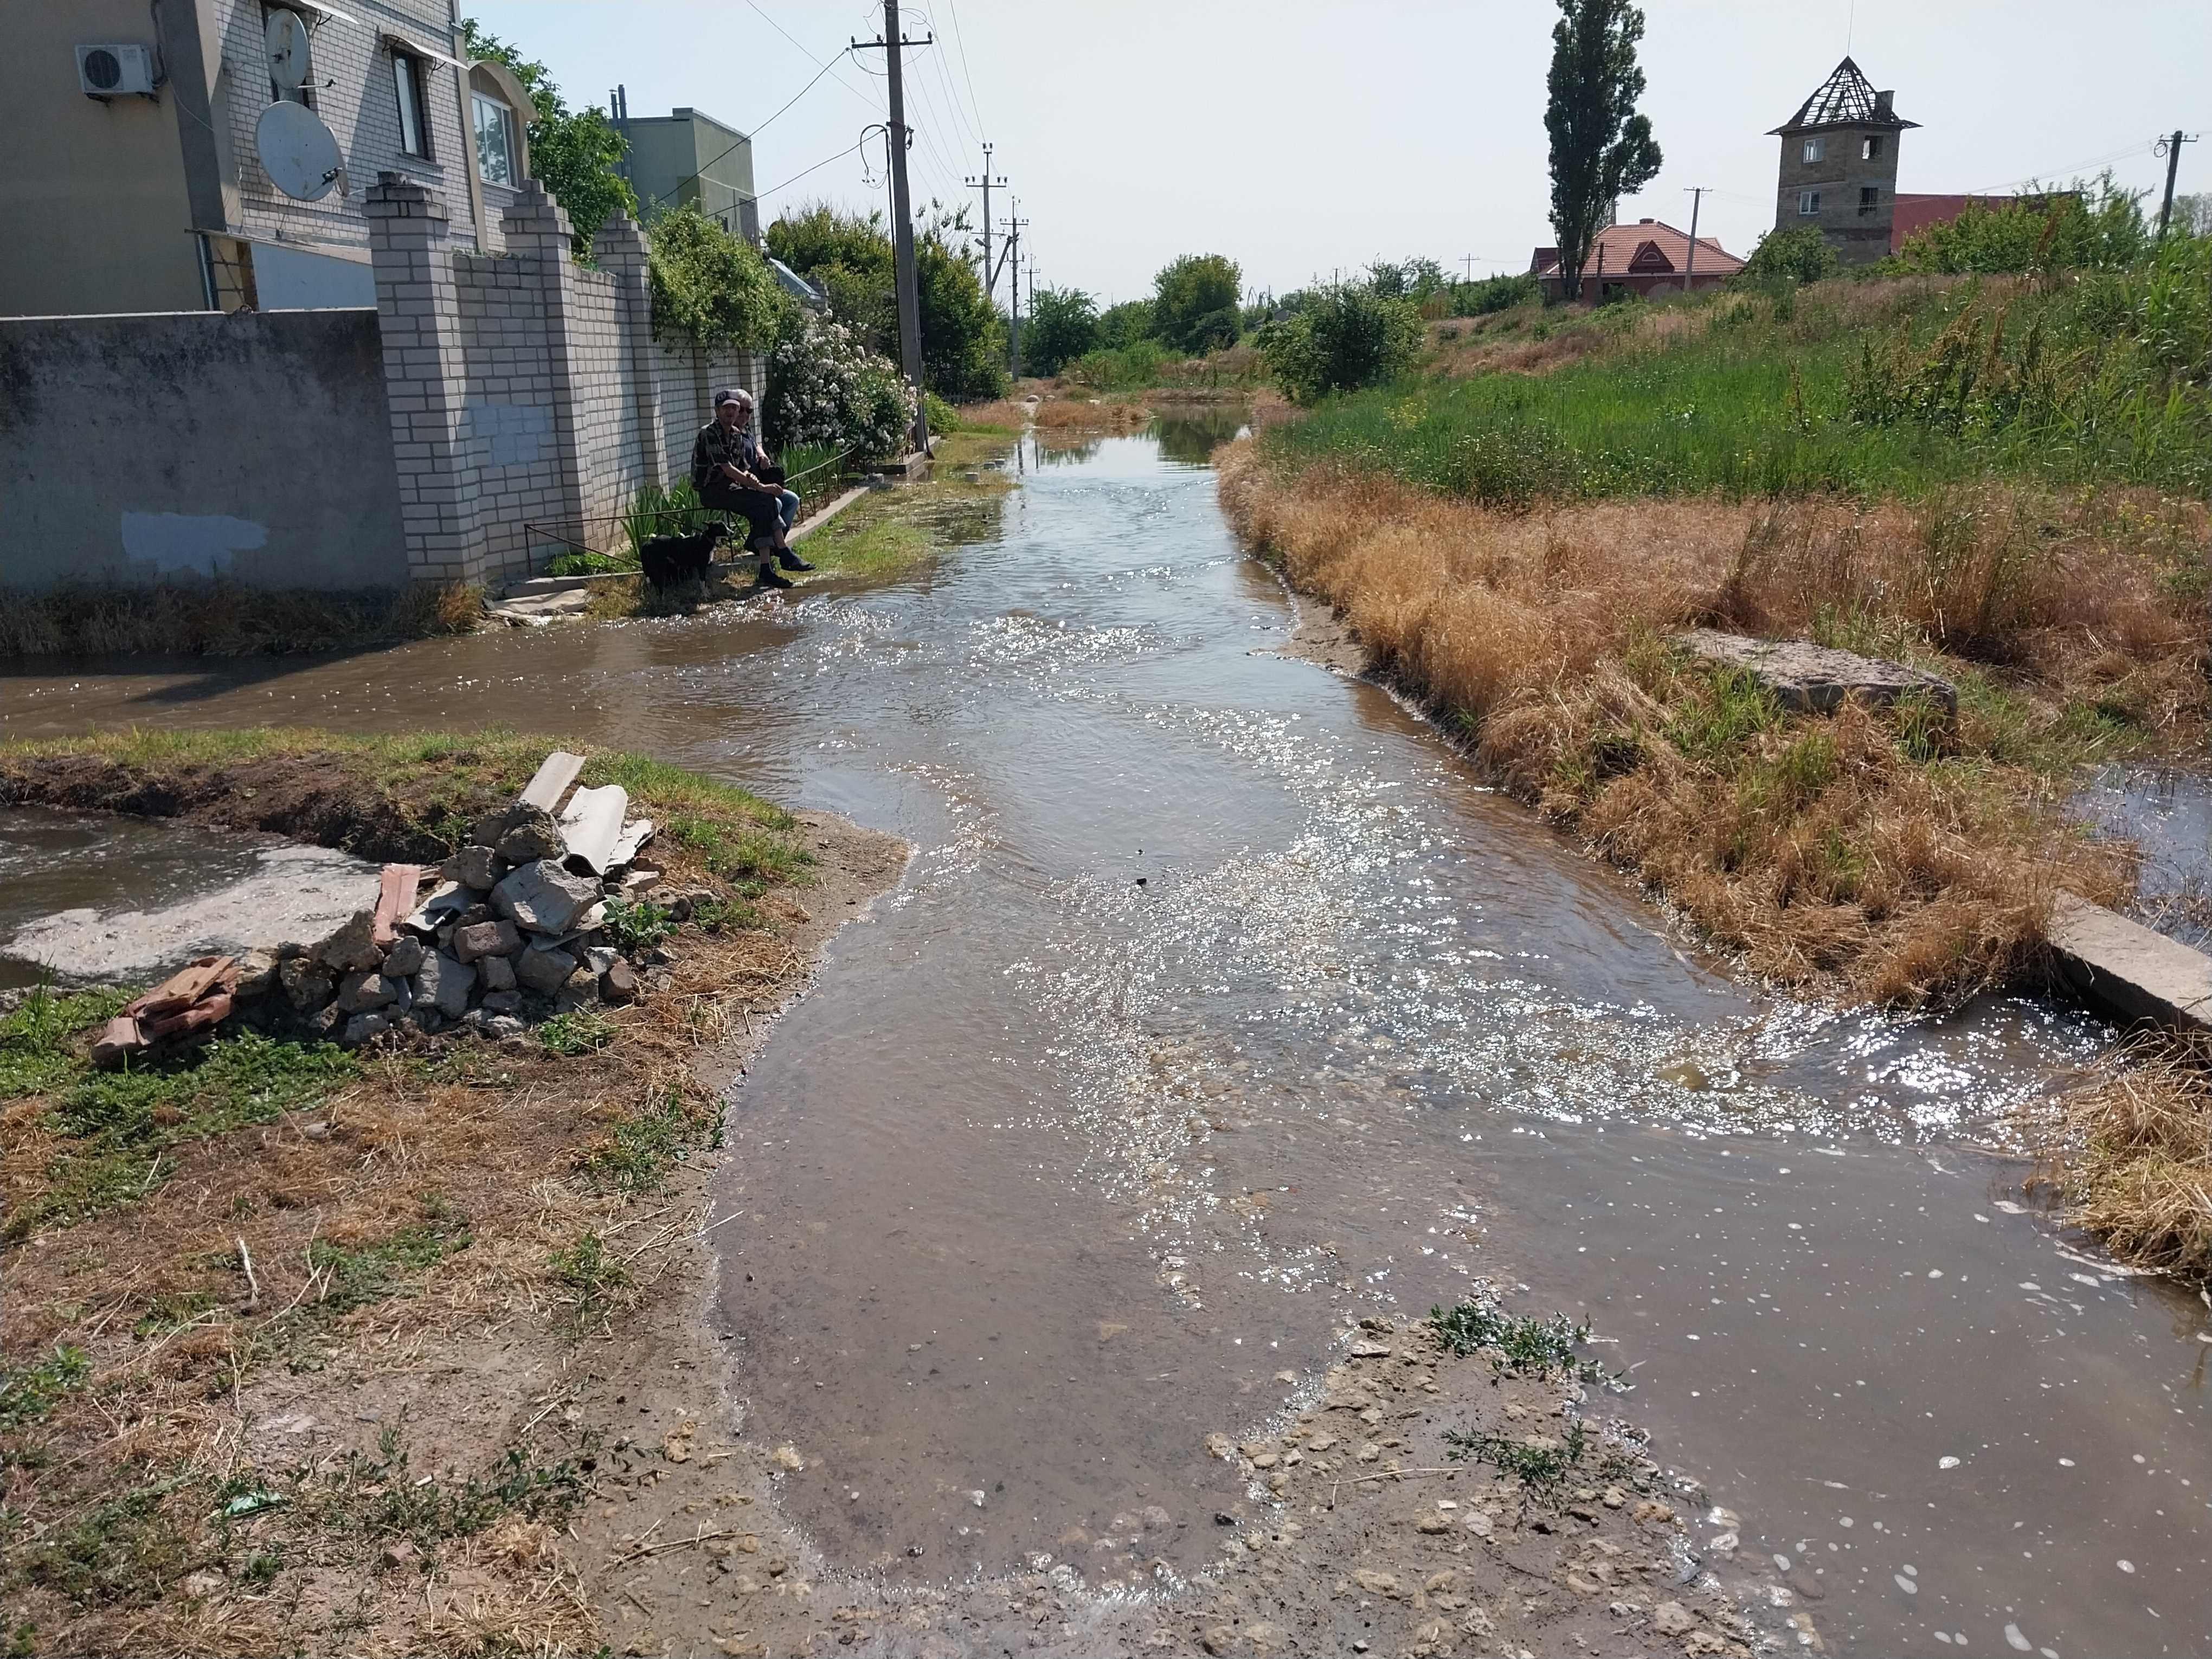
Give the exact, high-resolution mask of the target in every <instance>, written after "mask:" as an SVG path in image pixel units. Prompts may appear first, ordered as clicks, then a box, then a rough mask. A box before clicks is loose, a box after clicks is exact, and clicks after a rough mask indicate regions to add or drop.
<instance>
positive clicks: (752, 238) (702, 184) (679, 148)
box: [620, 108, 761, 246]
mask: <svg viewBox="0 0 2212 1659" xmlns="http://www.w3.org/2000/svg"><path fill="white" fill-rule="evenodd" d="M620 125H621V128H622V131H623V137H626V138H628V139H629V155H626V156H624V157H623V171H624V172H625V173H628V174H629V183H630V188H631V189H632V190H634V191H636V192H637V203H638V211H639V213H640V215H641V216H642V217H644V218H646V219H648V220H649V219H651V218H652V216H653V210H654V209H655V208H657V207H658V208H669V207H675V206H678V205H679V204H681V205H684V206H687V207H695V208H696V209H698V210H699V211H700V212H702V213H703V214H705V215H706V216H707V217H708V218H709V219H712V220H714V222H716V223H717V224H719V225H720V226H721V227H722V228H723V229H725V230H726V231H728V232H729V233H730V234H732V235H733V236H742V237H744V239H745V240H747V241H749V242H750V243H752V244H754V245H755V246H758V245H759V243H760V240H761V223H760V205H759V204H758V202H757V200H756V199H755V197H754V194H753V141H752V140H751V139H750V138H749V137H746V136H745V135H744V133H742V132H739V131H738V130H737V129H736V128H735V127H733V126H729V125H726V124H724V123H723V122H720V121H717V120H716V119H715V118H714V117H713V116H711V115H704V114H702V113H701V112H699V111H697V110H696V109H689V108H686V109H678V110H671V112H669V113H667V114H666V115H640V116H630V115H624V116H623V117H622V118H621V121H620Z"/></svg>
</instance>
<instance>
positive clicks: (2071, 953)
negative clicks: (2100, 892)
mask: <svg viewBox="0 0 2212 1659" xmlns="http://www.w3.org/2000/svg"><path fill="white" fill-rule="evenodd" d="M2049 938H2050V939H2051V948H2052V949H2054V950H2055V951H2057V952H2058V962H2059V968H2060V971H2061V972H2063V974H2064V975H2065V976H2066V980H2067V982H2068V983H2069V984H2070V985H2072V986H2073V987H2074V988H2075V990H2076V991H2078V992H2080V993H2081V996H2082V998H2083V999H2084V1000H2087V1001H2088V1002H2090V1003H2092V1004H2093V1005H2095V1006H2098V1007H2100V1008H2103V1009H2105V1010H2106V1011H2107V1012H2111V1013H2112V1014H2114V1015H2116V1016H2118V1018H2121V1019H2124V1020H2126V1021H2128V1022H2130V1023H2135V1022H2137V1021H2147V1022H2149V1023H2151V1024H2159V1025H2171V1026H2174V1027H2176V1028H2178V1029H2179V1030H2185V1031H2192V1032H2195V1031H2212V957H2208V956H2206V955H2205V954H2204V953H2203V951H2192V950H2191V949H2190V948H2189V946H2187V945H2183V944H2181V943H2179V941H2177V940H2174V939H2168V938H2166V936H2165V935H2164V934H2163V933H2153V932H2152V931H2151V930H2150V929H2149V928H2148V927H2143V926H2142V924H2141V923H2140V922H2134V921H2129V920H2128V919H2127V918H2126V917H2125V916H2123V915H2115V914H2114V913H2113V912H2112V911H2110V910H2107V909H2106V908H2104V907H2103V906H2101V905H2096V904H2092V903H2090V902H2088V900H2087V899H2085V898H2081V897H2079V896H2076V895H2075V894H2073V893H2061V894H2059V895H2058V896H2057V899H2056V900H2054V901H2053V902H2052V903H2051V929H2050V933H2049Z"/></svg>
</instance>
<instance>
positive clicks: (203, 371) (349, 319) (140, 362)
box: [0, 311, 407, 588]
mask: <svg viewBox="0 0 2212 1659" xmlns="http://www.w3.org/2000/svg"><path fill="white" fill-rule="evenodd" d="M216 575H220V576H223V577H226V578H228V579H232V580H239V581H244V582H252V583H258V584H263V585H266V586H283V587H316V588H366V587H381V586H396V585H398V584H399V583H401V582H404V580H406V578H407V558H406V550H405V547H404V543H403V542H402V539H401V536H400V524H399V493H398V475H397V472H396V470H395V468H394V465H393V461H392V438H391V425H390V416H389V415H388V414H387V412H386V403H385V387H384V368H383V363H382V354H381V352H380V348H379V342H378V328H377V318H376V313H374V312H373V311H308V312H286V313H264V314H260V315H256V314H253V313H239V314H236V315H229V316H226V315H224V314H223V313H220V312H211V311H196V312H183V313H167V314H161V315H151V316H131V317H39V318H22V319H0V585H5V586H11V587H46V586H52V585H54V584H56V583H58V582H64V581H73V580H74V581H90V582H103V583H106V582H119V581H149V580H156V579H166V580H191V579H193V578H196V577H197V578H206V577H210V576H216Z"/></svg>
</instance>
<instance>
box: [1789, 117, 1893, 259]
mask: <svg viewBox="0 0 2212 1659" xmlns="http://www.w3.org/2000/svg"><path fill="white" fill-rule="evenodd" d="M1902 137H1904V134H1903V133H1902V132H1901V131H1896V130H1893V129H1891V128H1887V127H1861V126H1836V127H1822V128H1820V129H1819V130H1818V131H1811V132H1807V131H1796V132H1788V133H1784V135H1783V137H1782V165H1781V171H1780V178H1779V179H1778V184H1777V187H1776V194H1775V204H1774V228H1776V229H1777V230H1789V229H1790V228H1793V227H1795V226H1798V225H1814V226H1817V227H1818V228H1820V235H1821V237H1822V239H1823V240H1826V243H1827V244H1828V246H1831V247H1832V248H1834V249H1835V250H1836V254H1837V257H1838V258H1840V259H1841V260H1842V261H1843V262H1844V264H1847V265H1856V264H1872V263H1873V262H1874V261H1875V260H1876V259H1880V258H1885V257H1886V256H1887V254H1888V252H1889V233H1890V224H1891V222H1892V220H1893V218H1894V216H1895V215H1896V212H1897V151H1898V144H1899V140H1900V139H1901V138H1902ZM1813 138H1817V139H1819V140H1820V142H1821V144H1822V146H1823V151H1822V155H1821V156H1820V160H1819V161H1807V160H1806V159H1805V143H1806V141H1807V140H1808V139H1813ZM1869 138H1879V139H1880V140H1881V155H1877V156H1875V157H1873V158H1872V159H1871V160H1869V159H1866V158H1864V157H1863V156H1862V155H1861V154H1860V151H1861V149H1862V148H1863V145H1864V143H1865V142H1866V141H1867V140H1868V139H1869ZM1864 189H1872V190H1875V191H1877V192H1878V197H1877V200H1876V202H1875V205H1874V206H1873V207H1872V209H1871V210H1868V209H1865V208H1863V206H1862V204H1861V203H1860V199H1859V197H1860V192H1861V191H1862V190H1864ZM1808 190H1817V191H1820V212H1819V213H1817V214H1814V215H1810V216H1808V215H1806V214H1803V213H1801V212H1800V211H1799V201H1800V197H1801V195H1802V192H1803V191H1808Z"/></svg>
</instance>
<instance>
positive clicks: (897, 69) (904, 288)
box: [852, 0, 937, 455]
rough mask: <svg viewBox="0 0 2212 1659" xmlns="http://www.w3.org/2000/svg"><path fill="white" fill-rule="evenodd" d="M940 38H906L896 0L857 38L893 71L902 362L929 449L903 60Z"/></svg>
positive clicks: (917, 438) (894, 222)
mask: <svg viewBox="0 0 2212 1659" xmlns="http://www.w3.org/2000/svg"><path fill="white" fill-rule="evenodd" d="M936 38H937V37H936V36H934V35H927V36H925V37H924V38H922V39H921V40H907V39H905V38H904V37H902V35H901V34H900V33H899V9H898V0H884V35H883V39H882V40H855V41H854V42H853V43H852V44H853V46H854V49H855V50H857V51H872V50H873V49H874V48H876V47H878V46H880V47H882V48H883V51H884V62H885V64H887V65H888V66H889V68H890V116H891V118H890V151H891V234H892V236H893V239H894V240H893V242H892V257H893V259H894V262H895V263H896V267H897V271H896V275H897V281H898V319H899V366H900V367H901V368H902V369H903V370H904V371H905V372H906V378H907V380H908V383H909V384H910V385H912V386H913V387H914V447H915V448H916V449H917V450H919V451H920V452H921V453H923V454H925V455H927V453H929V415H928V411H927V408H926V407H925V405H924V404H923V402H922V398H921V392H922V385H921V295H919V293H918V292H917V291H916V289H915V278H914V212H913V208H912V205H911V204H910V203H909V201H908V196H907V188H906V147H907V145H908V143H911V142H912V139H913V131H912V129H911V128H909V127H908V125H907V124H906V82H905V81H904V80H903V78H902V73H903V71H902V66H901V64H900V61H899V52H900V49H901V48H902V47H904V46H927V45H929V44H930V42H931V41H933V40H935V39H936Z"/></svg>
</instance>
